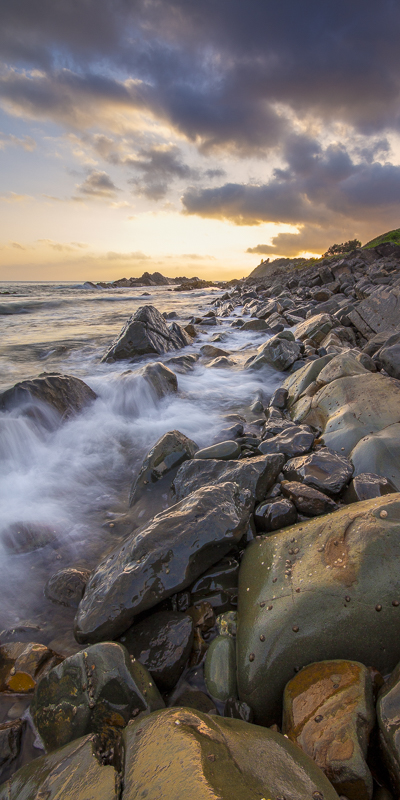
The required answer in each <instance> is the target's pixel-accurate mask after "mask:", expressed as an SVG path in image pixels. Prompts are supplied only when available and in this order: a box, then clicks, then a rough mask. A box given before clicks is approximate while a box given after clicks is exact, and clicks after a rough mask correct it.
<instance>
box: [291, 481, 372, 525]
mask: <svg viewBox="0 0 400 800" xmlns="http://www.w3.org/2000/svg"><path fill="white" fill-rule="evenodd" d="M280 487H281V491H282V494H283V495H284V496H285V497H288V498H289V500H291V501H292V503H294V505H295V506H296V508H297V511H299V513H300V514H306V515H307V516H309V517H319V516H320V515H321V514H329V513H330V512H331V511H336V509H337V504H336V503H335V502H334V501H333V500H331V498H330V497H327V495H326V494H323V493H322V492H319V491H318V490H317V489H313V488H312V486H307V485H306V484H305V483H298V482H297V481H282V482H281V484H280ZM359 499H360V500H365V499H366V498H364V497H362V498H361V497H360V498H359Z"/></svg>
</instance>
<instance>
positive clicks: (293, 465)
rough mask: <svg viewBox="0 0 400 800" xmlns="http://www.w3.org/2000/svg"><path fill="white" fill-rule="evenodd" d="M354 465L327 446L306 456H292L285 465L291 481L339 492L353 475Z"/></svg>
mask: <svg viewBox="0 0 400 800" xmlns="http://www.w3.org/2000/svg"><path fill="white" fill-rule="evenodd" d="M353 471H354V469H353V465H352V463H351V462H350V461H349V459H348V458H346V457H345V456H340V455H339V454H338V453H335V452H334V451H332V450H329V449H328V448H327V447H324V448H322V449H321V450H317V451H316V452H314V453H309V454H308V455H305V456H298V457H297V458H291V459H290V460H289V461H288V462H287V463H286V464H285V466H284V467H283V473H284V475H285V477H286V478H287V479H288V480H289V481H299V482H300V483H305V484H306V485H307V486H312V487H313V488H314V489H318V491H320V492H327V494H339V492H341V491H342V489H344V487H345V486H347V484H348V483H349V481H350V479H351V477H352V475H353Z"/></svg>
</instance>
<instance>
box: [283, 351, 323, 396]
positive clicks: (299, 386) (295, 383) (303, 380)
mask: <svg viewBox="0 0 400 800" xmlns="http://www.w3.org/2000/svg"><path fill="white" fill-rule="evenodd" d="M332 358H333V356H332V355H326V356H321V358H317V359H315V361H310V362H309V363H308V364H304V367H301V368H300V369H298V370H296V372H294V373H293V374H292V375H289V377H288V378H286V380H285V381H284V382H283V384H282V386H281V388H282V389H286V391H287V405H288V406H289V407H290V406H292V405H293V404H294V403H296V402H297V400H299V398H300V397H301V396H302V395H303V394H304V392H305V391H306V389H308V387H309V386H310V385H311V384H312V383H314V381H316V380H317V378H318V375H319V374H320V372H321V371H322V369H323V368H324V367H325V365H326V364H328V363H329V361H331V360H332Z"/></svg>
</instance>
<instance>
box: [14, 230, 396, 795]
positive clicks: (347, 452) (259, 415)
mask: <svg viewBox="0 0 400 800" xmlns="http://www.w3.org/2000/svg"><path fill="white" fill-rule="evenodd" d="M265 269H266V271H267V273H269V274H264V275H261V276H260V272H258V274H257V275H252V276H250V277H249V278H248V279H246V280H244V281H240V282H237V283H236V284H235V285H234V286H233V287H232V289H230V290H229V291H227V292H225V294H223V295H221V294H219V296H218V297H216V298H215V299H214V300H213V301H212V304H211V305H210V310H208V311H207V312H206V313H205V314H204V315H203V316H201V317H200V316H199V317H193V318H192V319H191V320H190V321H188V323H187V324H186V325H185V326H181V325H179V324H178V323H177V322H176V321H171V320H172V319H173V318H172V317H171V316H170V318H169V319H168V316H169V315H168V314H164V315H162V314H160V312H159V311H158V310H157V309H156V308H154V306H151V305H147V306H146V305H145V306H142V307H141V308H140V309H139V310H138V311H137V312H136V313H135V314H134V315H133V316H132V317H131V318H130V319H129V320H128V321H127V322H126V324H125V325H124V327H123V329H122V331H121V333H120V335H119V336H118V337H117V338H116V339H115V341H114V342H112V343H111V344H110V346H109V347H108V348H107V350H106V352H105V353H104V356H103V361H104V363H105V364H106V365H107V364H109V363H115V362H116V361H118V360H121V361H129V362H131V363H133V364H136V367H137V366H138V365H139V366H140V359H142V358H143V357H146V358H148V357H151V358H154V359H155V361H153V362H148V361H146V363H145V364H144V365H143V366H141V367H140V370H141V374H142V377H143V380H144V381H146V383H147V384H148V386H149V387H151V391H152V392H154V394H155V396H157V397H158V398H160V399H162V398H163V397H165V396H167V395H170V394H174V393H176V392H178V390H179V380H180V375H181V374H182V373H185V372H188V371H190V370H193V368H194V366H195V364H196V363H197V362H199V361H202V362H203V363H204V364H205V365H206V366H207V367H209V368H210V369H224V370H227V371H228V372H229V370H232V369H243V370H244V371H246V372H249V373H252V372H254V373H255V374H260V375H261V376H262V375H263V374H264V373H263V370H269V371H271V370H273V371H274V373H275V374H276V375H280V376H281V381H280V384H281V385H280V386H279V388H278V389H277V390H276V391H275V392H274V393H273V394H272V396H270V397H269V398H268V400H266V398H265V397H264V396H260V397H259V398H255V399H254V401H253V403H252V405H251V406H250V407H249V408H248V410H247V412H246V413H245V414H244V413H241V414H232V415H230V419H229V420H228V419H227V427H226V429H225V430H223V431H222V432H221V435H220V436H218V437H217V441H210V442H209V444H208V446H205V447H202V448H200V447H199V446H198V444H197V443H196V442H195V441H193V440H191V439H189V438H188V437H187V436H185V435H184V434H183V433H182V432H181V431H179V430H171V431H169V432H168V433H166V434H164V435H163V436H162V437H161V438H160V439H159V440H158V441H156V442H154V444H153V446H152V447H151V448H150V450H149V452H148V453H147V454H146V456H145V458H144V459H143V463H142V465H141V467H140V469H139V470H138V472H137V474H136V475H135V476H134V480H133V483H132V486H131V491H130V499H129V508H127V510H126V516H125V522H124V525H125V528H124V535H123V537H121V540H120V541H119V542H118V543H117V544H116V545H114V547H113V548H111V549H110V548H108V549H107V548H105V549H104V552H99V558H98V564H97V566H96V567H95V569H94V570H93V571H91V572H89V571H85V570H84V569H81V568H80V567H79V566H78V565H77V566H76V568H75V567H69V568H65V569H61V570H59V571H58V572H54V573H53V574H51V575H49V577H48V580H47V583H46V585H45V586H43V591H44V593H45V596H46V597H47V598H48V600H49V602H51V603H53V604H55V605H57V604H58V605H59V606H62V607H68V608H70V609H72V610H74V611H75V612H76V613H75V623H74V633H75V638H76V642H77V648H76V652H73V653H72V654H71V655H68V656H67V657H65V654H64V653H60V652H56V651H54V650H52V649H51V648H49V647H48V646H47V645H45V644H43V643H41V642H40V641H36V639H35V636H34V632H32V636H31V638H30V640H29V641H27V640H26V638H23V639H21V640H18V638H16V636H15V633H14V634H13V636H12V637H11V636H10V637H9V638H7V635H5V636H3V635H2V640H1V644H0V698H3V700H4V701H5V702H7V703H8V707H9V708H10V713H9V716H8V717H7V720H6V721H5V722H3V723H1V724H0V781H5V782H4V783H3V785H2V786H0V800H3V798H4V800H14V799H15V800H17V798H18V800H25V798H26V800H28V798H29V799H30V798H33V797H38V798H39V797H46V798H53V797H54V798H56V797H70V796H71V797H72V796H74V797H75V798H76V800H89V798H93V799H94V798H99V797H100V798H104V800H106V799H107V800H108V798H110V799H111V798H119V800H131V798H141V797H146V798H148V800H159V798H165V799H166V800H175V798H178V797H179V798H186V797H189V796H193V797H196V798H199V800H203V798H204V800H206V799H207V800H208V798H211V797H213V798H217V797H218V798H223V800H232V798H237V800H249V798H251V800H253V799H254V800H262V798H264V800H267V798H269V800H303V799H304V800H306V799H307V800H334V798H336V800H337V798H338V797H341V798H342V799H345V798H347V799H348V800H390V798H393V799H394V798H396V797H398V796H399V794H400V743H399V742H400V740H399V731H400V722H399V719H400V716H399V713H400V663H399V662H400V643H399V637H398V630H399V625H400V586H399V581H398V565H399V564H400V402H399V401H400V382H399V381H400V316H399V297H400V247H399V246H397V245H394V244H388V243H386V244H381V245H378V246H377V247H374V248H370V249H368V250H365V249H361V248H360V249H357V250H355V251H353V252H352V253H349V254H346V255H345V256H338V257H334V258H332V257H331V258H329V259H324V260H323V261H322V262H319V263H318V264H317V265H311V266H305V267H302V266H299V267H298V268H297V269H292V270H290V271H289V270H288V268H287V265H279V264H278V265H275V267H274V266H273V265H268V266H267V267H266V268H265ZM227 318H229V319H230V318H232V322H231V327H232V329H233V330H235V329H238V330H243V331H254V332H255V333H258V334H263V333H265V340H264V341H263V342H262V344H260V346H259V347H258V348H257V350H256V352H254V353H253V354H252V355H251V356H250V358H247V360H246V361H244V362H243V366H242V362H241V361H240V357H239V355H240V354H239V353H235V352H232V350H229V349H225V347H224V345H225V346H226V339H225V340H224V337H223V336H221V335H219V333H218V327H219V325H220V322H221V320H224V319H227ZM204 330H208V331H209V332H210V337H209V341H208V343H207V344H205V345H204V346H203V347H202V348H201V350H200V353H193V352H190V347H191V344H192V343H193V341H195V339H196V336H198V333H199V331H203V332H204ZM182 348H185V350H184V352H182V353H181V354H180V355H179V354H177V353H178V352H179V351H180V350H181V349H182ZM165 356H167V358H165ZM160 358H162V359H164V360H163V361H160V360H159V359H160ZM95 400H96V394H95V393H94V392H93V391H92V389H90V388H89V387H88V386H87V385H86V384H85V383H84V381H82V380H80V379H78V378H75V377H73V376H70V375H60V374H53V373H45V374H42V375H40V376H38V377H37V378H35V379H32V380H30V381H28V380H27V381H22V382H20V383H19V384H16V385H15V386H14V387H12V389H10V390H8V391H6V392H4V393H3V394H2V395H1V396H0V410H1V412H2V413H7V412H8V411H9V410H10V409H11V408H16V407H17V408H19V409H20V410H21V414H26V415H30V416H31V417H32V415H34V416H35V419H36V420H38V424H43V425H47V426H49V425H53V426H54V427H56V426H61V425H62V424H63V422H64V420H66V419H68V418H70V417H71V415H79V414H80V413H81V412H82V410H83V409H85V408H87V409H90V405H91V403H93V402H95ZM160 497H163V498H164V500H165V498H167V500H166V505H167V507H165V502H164V505H160ZM161 509H162V510H161ZM157 512H158V513H157ZM35 537H36V538H39V544H37V541H36V543H35V546H38V547H40V546H41V543H42V542H43V543H45V540H46V531H38V532H35V531H32V530H27V531H24V530H22V529H21V530H18V531H10V533H9V546H10V547H14V548H17V549H15V550H14V552H17V553H21V554H23V553H25V552H27V551H29V548H30V547H31V546H33V545H32V540H33V539H35ZM40 537H42V539H40ZM43 537H44V539H43ZM18 548H19V549H18ZM28 730H29V731H30V732H31V733H30V736H31V738H32V731H33V732H34V734H35V735H38V736H39V737H40V739H39V741H40V742H41V744H42V746H43V749H44V751H45V752H44V754H42V755H40V757H36V758H33V760H30V759H29V757H28V756H27V755H26V753H27V751H26V745H25V744H24V743H25V742H26V737H27V731H28ZM24 748H25V750H24ZM42 753H43V750H42ZM36 755H37V753H36ZM31 758H32V756H31ZM21 764H22V766H21ZM18 767H20V768H18Z"/></svg>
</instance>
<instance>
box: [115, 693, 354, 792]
mask: <svg viewBox="0 0 400 800" xmlns="http://www.w3.org/2000/svg"><path fill="white" fill-rule="evenodd" d="M124 738H125V753H126V757H125V759H126V760H125V763H126V766H125V780H124V800H136V798H138V797H143V796H144V795H145V796H146V797H147V800H160V798H162V800H177V798H178V797H179V798H182V800H183V798H185V800H186V798H196V800H211V798H220V800H232V799H233V798H235V800H262V798H265V800H267V798H271V799H272V798H273V800H277V798H283V797H285V798H286V800H321V798H322V799H323V800H338V795H337V794H336V792H335V790H334V788H333V787H332V785H331V784H330V783H329V781H328V780H327V778H326V777H325V775H324V774H323V772H322V771H321V770H320V769H319V767H317V766H316V765H315V764H314V762H313V761H312V760H311V759H310V758H309V757H308V756H306V755H305V754H304V753H303V752H302V751H301V750H300V748H299V747H297V746H296V745H294V744H293V743H292V742H289V741H288V739H285V737H284V736H282V735H281V734H279V733H275V732H274V731H270V730H267V729H264V728H260V727H257V726H256V725H251V724H250V723H248V722H243V721H242V720H238V719H226V718H223V717H216V716H210V715H209V714H204V713H201V712H200V711H196V710H194V709H193V710H192V709H189V708H168V709H165V710H164V711H159V712H156V713H155V714H151V715H150V716H149V717H146V719H142V720H140V721H138V722H133V723H132V724H131V725H129V727H128V728H127V729H126V731H125V736H124Z"/></svg>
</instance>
